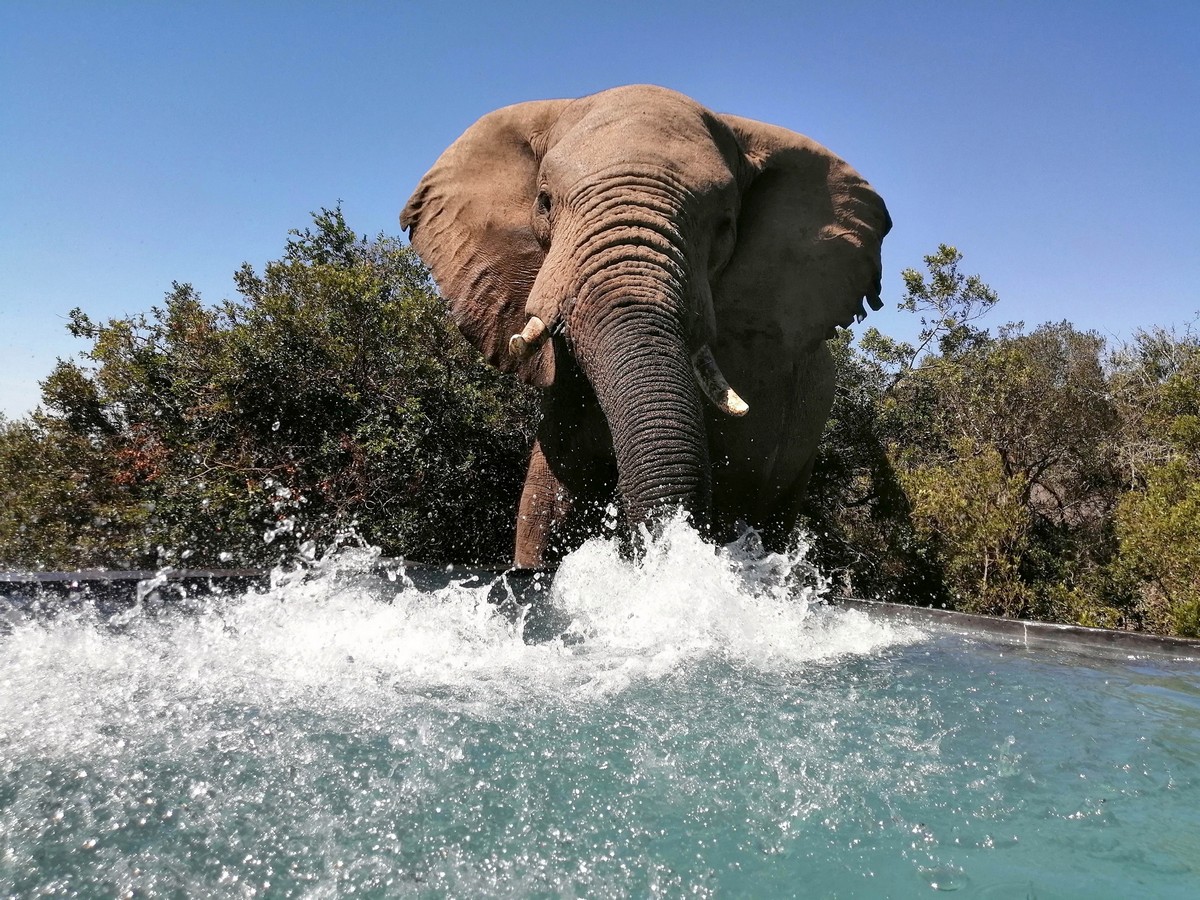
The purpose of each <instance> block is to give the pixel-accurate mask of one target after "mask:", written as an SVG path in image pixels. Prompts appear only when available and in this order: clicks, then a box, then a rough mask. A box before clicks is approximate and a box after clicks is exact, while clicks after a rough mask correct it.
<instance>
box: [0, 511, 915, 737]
mask: <svg viewBox="0 0 1200 900" xmlns="http://www.w3.org/2000/svg"><path fill="white" fill-rule="evenodd" d="M645 543H646V551H645V554H644V557H643V558H642V559H640V560H638V561H631V560H629V559H626V558H624V557H622V556H621V554H620V551H619V549H618V545H617V542H616V541H615V540H607V539H596V540H592V541H589V542H588V543H587V544H585V545H584V546H583V547H582V548H581V549H580V550H579V551H577V552H576V553H574V554H572V555H571V556H570V557H568V558H567V559H566V561H565V562H564V564H563V566H562V568H561V569H560V571H559V572H558V574H557V576H556V577H555V578H554V582H553V587H552V589H551V591H550V592H549V595H548V597H547V598H546V599H545V600H544V601H543V602H545V603H546V604H548V605H549V607H550V608H552V609H553V611H554V612H555V615H556V616H557V619H558V621H560V622H561V623H563V625H564V627H563V628H562V634H561V637H559V636H554V637H553V639H551V640H548V641H545V642H543V643H529V642H528V639H529V637H530V635H529V634H528V633H527V625H528V619H527V617H526V615H524V614H521V615H518V616H516V617H513V616H511V615H506V614H505V612H504V610H503V609H502V608H501V607H499V606H497V605H496V604H495V603H494V602H491V601H492V600H493V599H494V598H495V590H494V589H495V587H496V584H495V580H494V579H490V578H481V577H479V576H473V577H466V578H462V579H460V580H450V579H447V580H448V583H447V584H445V586H443V587H440V588H438V589H435V590H419V589H418V588H417V587H416V585H415V584H414V582H413V580H412V578H410V577H409V575H408V573H405V572H404V571H403V570H401V571H400V572H399V573H395V580H394V581H391V580H388V579H380V578H378V577H377V576H376V575H374V574H373V573H374V572H375V571H376V570H377V567H378V563H379V557H378V551H377V550H374V549H372V548H363V547H346V546H341V547H338V548H337V549H336V551H335V552H331V553H327V554H326V555H325V556H324V557H322V558H321V559H320V560H317V561H315V562H313V563H312V564H310V565H303V566H299V567H295V568H289V569H278V570H276V571H275V572H274V573H273V576H272V579H271V585H270V587H269V588H268V589H266V590H264V591H252V592H249V593H247V594H246V595H244V596H241V597H236V598H226V599H218V598H214V599H212V600H211V601H206V602H205V603H204V604H203V605H201V606H200V607H199V609H198V611H196V612H194V613H193V614H191V615H174V616H171V615H163V614H162V613H161V611H159V612H157V613H156V614H154V615H150V614H147V613H146V611H145V610H144V609H143V604H142V602H141V600H142V599H143V598H142V596H141V595H139V603H138V604H137V605H136V606H135V607H134V608H133V609H131V610H130V611H129V612H127V613H125V614H123V615H121V616H119V617H117V619H115V620H114V623H115V624H118V625H119V626H120V627H119V628H111V627H109V625H111V624H114V623H105V622H103V621H100V620H99V619H98V618H97V617H96V616H95V615H94V614H92V613H89V612H87V611H79V612H77V613H75V614H72V615H59V616H57V617H55V618H54V619H53V620H51V621H44V622H40V623H31V624H29V625H27V626H26V627H21V628H18V629H16V630H15V631H14V633H13V634H11V635H9V636H8V638H6V639H5V641H4V648H3V649H4V654H3V656H4V662H3V664H0V673H2V677H3V685H4V690H3V691H0V722H4V723H7V724H6V726H5V730H6V732H7V733H8V734H9V738H8V740H9V741H11V740H13V738H12V735H17V736H20V737H19V740H20V742H21V743H26V742H28V744H27V746H26V749H27V750H29V751H31V752H37V753H39V754H52V755H57V754H60V753H64V752H68V753H76V752H77V753H82V754H84V755H86V754H89V753H93V752H97V750H98V748H101V747H103V746H105V745H106V744H108V743H111V742H110V741H107V740H106V739H105V737H104V735H105V734H111V733H112V732H113V728H112V723H113V722H120V721H123V720H125V719H127V718H128V711H129V710H130V709H131V708H140V709H141V710H143V711H144V710H147V709H149V710H152V711H156V712H157V711H164V710H165V711H170V710H172V709H180V710H183V709H189V708H192V707H201V708H202V707H204V706H206V705H211V704H220V703H235V702H236V703H250V704H256V705H261V706H286V705H292V706H295V707H297V708H301V709H323V710H339V711H342V712H353V711H357V712H358V713H359V714H362V715H365V716H369V715H373V714H376V713H377V712H378V711H379V710H380V709H395V708H396V707H397V706H398V705H401V706H402V705H421V704H425V703H429V702H438V703H443V704H448V703H454V704H458V705H460V706H462V707H463V708H470V709H471V710H473V711H475V712H476V713H480V712H489V711H490V713H491V714H498V713H500V712H501V711H504V710H507V711H508V712H510V713H511V712H512V711H513V710H514V709H519V708H520V707H522V706H525V705H529V704H534V705H536V704H546V703H558V704H578V703H580V702H584V701H586V700H587V699H588V698H594V697H596V696H598V695H605V694H612V693H619V692H620V691H623V690H627V689H628V688H630V686H632V685H635V684H637V683H639V682H643V681H646V680H653V679H659V678H663V677H667V676H670V675H672V674H678V673H680V672H682V671H685V670H686V669H687V668H688V667H691V666H695V665H699V664H702V663H703V662H704V661H705V660H714V659H716V660H722V661H724V662H726V663H728V664H732V665H734V666H737V667H743V668H747V669H750V670H757V671H761V672H775V673H781V672H786V671H788V670H789V669H794V668H795V667H797V666H799V665H802V664H804V663H809V662H813V661H820V660H828V659H834V658H837V657H839V656H842V655H845V654H863V653H871V652H874V651H875V650H877V649H879V648H881V647H885V646H888V645H890V644H896V643H903V642H909V641H912V640H914V639H916V638H917V637H918V634H917V632H915V631H914V630H913V629H906V628H900V627H896V626H893V625H887V624H881V623H873V622H871V621H869V620H868V619H867V618H866V617H865V616H863V615H861V614H860V613H857V612H852V611H844V610H835V609H831V608H828V607H826V606H824V605H823V603H822V602H821V600H820V592H821V589H822V586H821V582H820V579H819V577H818V576H817V573H815V571H814V570H813V569H812V567H811V565H810V564H808V563H807V562H806V561H805V558H804V553H805V548H803V547H801V548H799V549H798V550H797V551H795V552H794V553H792V554H769V553H765V552H763V551H762V549H761V547H760V546H758V545H757V543H756V541H755V537H754V535H753V534H752V533H751V534H748V535H747V536H744V537H743V538H742V539H741V540H739V541H737V542H735V543H733V544H730V545H729V546H727V547H723V548H718V549H714V548H713V547H712V546H711V545H710V544H707V543H705V542H704V541H703V540H702V539H701V538H700V536H699V535H698V534H697V533H696V531H695V530H694V529H692V528H691V527H690V526H689V525H688V524H687V522H686V520H684V519H683V518H682V517H678V518H676V519H673V520H671V521H670V522H668V523H667V524H666V526H665V527H664V528H663V529H662V531H661V533H660V534H659V535H658V536H657V537H653V538H651V537H649V536H648V537H647V540H646V542H645ZM805 581H807V582H809V584H808V585H807V586H802V585H801V582H805ZM143 593H145V592H143ZM193 608H194V607H193ZM522 612H523V613H525V612H527V611H522Z"/></svg>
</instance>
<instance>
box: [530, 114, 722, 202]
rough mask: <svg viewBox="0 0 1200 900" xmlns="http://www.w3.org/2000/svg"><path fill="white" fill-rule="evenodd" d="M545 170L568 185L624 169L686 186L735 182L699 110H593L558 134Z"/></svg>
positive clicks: (697, 187) (702, 188) (617, 173)
mask: <svg viewBox="0 0 1200 900" xmlns="http://www.w3.org/2000/svg"><path fill="white" fill-rule="evenodd" d="M543 169H544V173H545V174H546V175H547V176H548V177H551V178H560V179H562V180H563V181H564V182H565V183H568V184H570V183H577V182H586V181H587V180H588V179H593V178H596V177H602V176H616V177H619V176H620V175H621V174H622V173H630V174H633V173H641V174H649V173H653V172H666V173H670V174H671V175H673V176H675V178H677V179H679V180H680V181H682V182H683V183H684V184H685V185H686V186H687V187H689V188H690V189H693V190H697V191H705V190H708V189H711V188H713V187H719V186H723V185H726V184H728V183H730V182H731V181H732V180H733V173H732V170H731V167H730V163H729V160H727V159H726V158H725V155H724V154H723V153H722V152H721V150H720V148H719V147H718V146H717V143H716V142H715V141H714V140H713V136H712V134H711V132H710V131H709V129H708V124H707V122H706V121H705V119H704V117H703V116H702V115H700V114H699V113H697V112H696V111H695V110H692V109H688V108H686V107H680V106H677V105H673V104H667V105H666V108H662V109H659V108H650V107H646V106H636V107H633V108H630V109H625V110H617V109H614V108H611V107H608V106H604V107H601V108H598V109H593V110H591V111H590V112H589V113H588V114H587V115H585V116H584V117H583V118H582V119H580V120H579V121H578V122H577V123H576V124H575V125H574V127H572V128H570V129H569V130H567V131H566V132H565V133H563V134H561V135H559V136H558V140H557V141H555V142H554V143H553V146H552V147H551V148H550V151H549V152H548V153H547V155H546V159H545V165H544V167H543Z"/></svg>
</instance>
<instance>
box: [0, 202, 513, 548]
mask: <svg viewBox="0 0 1200 900" xmlns="http://www.w3.org/2000/svg"><path fill="white" fill-rule="evenodd" d="M235 281H236V285H237V289H238V292H239V294H240V299H239V300H238V301H236V302H225V303H224V304H222V305H220V306H216V307H213V306H207V305H205V304H204V303H202V302H201V299H200V297H199V296H198V295H197V294H196V292H195V291H194V290H193V289H192V288H191V287H190V286H188V285H184V284H175V285H174V286H173V287H172V290H171V291H170V292H169V293H168V294H167V296H166V301H165V303H164V304H163V305H162V306H161V307H154V308H152V309H151V310H150V312H149V313H148V314H146V315H138V316H130V317H128V318H123V319H114V320H111V321H109V322H106V323H102V324H98V323H95V322H93V321H92V320H91V319H90V318H88V316H86V315H85V314H84V313H83V312H81V311H80V310H75V311H73V312H72V314H71V324H70V329H71V331H72V333H73V334H75V335H76V336H78V337H81V338H84V339H86V340H88V341H90V342H91V349H90V350H89V351H88V352H87V353H86V354H85V358H84V360H83V361H82V362H74V361H60V362H59V364H58V366H57V368H56V369H55V370H54V372H53V373H51V375H50V376H49V377H48V378H47V379H46V380H45V382H43V385H42V393H43V408H42V409H41V410H39V411H37V412H35V413H34V414H33V415H32V416H30V417H29V418H28V419H27V420H23V421H19V422H12V423H6V424H4V425H3V426H2V429H3V430H2V431H0V485H3V488H2V491H3V497H2V498H0V510H2V512H0V559H2V560H3V562H4V563H5V564H6V565H8V566H9V567H22V568H35V569H56V568H70V569H74V568H80V567H91V566H112V567H142V566H158V565H160V564H168V563H170V564H180V563H182V562H183V561H184V560H186V562H187V564H188V565H191V566H197V565H220V564H224V563H228V562H229V561H236V562H237V563H238V564H261V563H271V562H274V561H276V560H278V559H279V558H282V557H286V556H288V555H290V554H294V553H296V552H300V553H302V554H303V553H312V552H314V551H315V550H317V549H324V548H325V547H327V546H329V545H330V544H331V543H333V542H335V541H336V540H338V539H339V535H342V534H343V533H345V532H346V531H348V530H350V529H353V530H354V531H355V532H356V533H357V534H358V535H360V536H361V538H362V539H363V540H366V541H369V542H371V543H374V544H377V545H379V546H380V547H382V548H383V550H384V552H385V553H390V554H397V555H399V554H403V555H408V556H410V557H412V558H419V559H425V560H429V561H438V562H440V561H449V560H454V561H458V562H467V561H485V562H494V561H499V560H503V559H504V558H505V557H506V556H507V554H508V552H509V548H510V546H511V543H512V529H513V507H514V505H515V504H514V498H515V497H516V496H517V494H518V492H519V490H520V485H521V482H522V479H523V476H524V466H525V462H526V458H527V454H528V447H529V443H530V441H531V435H532V429H533V423H534V420H535V417H536V405H535V403H534V400H533V398H532V397H531V396H530V395H529V394H528V393H526V392H525V391H523V390H522V389H521V388H520V386H519V385H517V384H516V383H515V382H513V381H512V380H511V379H508V378H505V377H503V376H501V375H499V374H498V373H496V372H495V371H494V370H492V369H490V368H488V367H487V366H485V365H484V364H483V363H482V362H481V361H480V360H479V359H478V358H477V355H476V354H475V353H474V351H473V350H471V348H470V347H469V346H468V345H467V344H466V343H465V342H464V341H463V340H462V338H461V337H460V336H459V334H458V332H457V330H456V329H455V328H454V325H453V323H451V322H450V321H449V320H448V319H447V317H446V315H445V312H444V307H443V305H442V303H441V302H440V300H439V299H438V298H437V296H436V294H435V292H434V290H433V288H432V285H431V283H430V281H429V277H428V275H427V273H426V272H425V270H424V268H423V267H422V266H421V264H420V262H419V260H418V259H417V258H416V256H415V255H414V254H413V252H412V251H411V250H410V249H408V248H407V247H404V246H402V245H401V244H400V243H399V242H398V241H396V240H395V239H393V238H387V237H382V236H381V237H379V238H376V239H375V240H365V239H362V238H359V237H358V236H357V235H355V234H354V232H353V231H351V230H350V228H349V227H347V225H346V222H345V221H344V218H343V216H342V213H341V211H340V210H339V209H334V210H322V211H321V212H320V213H318V214H316V215H315V216H314V227H312V228H310V229H306V230H304V231H295V232H292V233H291V236H290V239H289V240H288V241H287V245H286V247H285V250H284V253H283V257H282V258H281V259H280V260H278V261H275V262H271V263H269V264H268V265H267V266H266V267H265V270H264V271H263V272H262V273H258V272H256V271H254V269H253V268H252V267H250V266H249V265H244V266H242V268H241V269H240V270H239V271H238V273H237V275H236V276H235Z"/></svg>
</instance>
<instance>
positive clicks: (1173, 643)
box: [0, 559, 1200, 660]
mask: <svg viewBox="0 0 1200 900" xmlns="http://www.w3.org/2000/svg"><path fill="white" fill-rule="evenodd" d="M400 569H404V570H405V572H407V573H425V574H427V575H429V574H434V575H441V576H444V575H446V574H450V575H452V576H453V577H455V578H466V577H470V576H471V575H479V576H481V577H488V578H497V577H499V576H501V575H505V576H507V578H506V581H508V582H511V583H512V584H513V585H514V586H517V587H518V588H519V587H520V586H521V585H528V584H530V583H540V584H542V585H546V584H548V582H549V579H540V578H539V576H544V575H546V574H549V573H546V572H542V571H539V570H534V569H487V568H475V567H464V566H450V567H440V566H426V565H422V564H420V563H412V562H405V561H403V560H386V559H381V560H378V561H377V562H376V565H375V573H376V574H377V575H381V576H383V575H386V576H388V577H389V580H391V579H392V578H394V576H395V574H396V572H397V571H399V570H400ZM154 580H158V584H159V585H178V586H180V587H182V588H184V589H186V591H187V593H189V594H190V595H192V596H203V595H205V594H221V593H223V594H228V593H232V592H235V591H245V590H248V589H249V588H251V587H265V586H267V585H268V584H269V583H270V574H269V573H268V572H265V571H263V570H261V569H249V568H238V569H162V570H158V571H118V570H110V569H93V570H81V571H77V572H3V571H0V599H3V598H4V597H5V595H9V596H10V597H11V596H12V595H13V594H14V592H17V593H18V594H21V593H23V594H24V595H25V596H27V597H30V596H34V595H39V596H47V595H49V596H57V597H70V596H87V597H90V598H102V599H104V600H106V601H108V602H116V603H133V602H135V600H136V597H137V592H138V586H139V585H145V586H147V587H149V586H150V584H151V582H152V581H154ZM830 603H831V604H833V605H836V606H841V607H843V608H848V609H857V610H861V611H862V612H864V613H866V614H867V615H868V616H870V617H871V618H874V619H886V620H890V621H897V622H903V623H905V624H911V625H916V626H930V625H933V626H936V627H940V628H942V629H946V630H951V631H955V632H958V633H962V634H965V635H972V634H983V635H987V636H988V637H991V638H993V639H999V640H1002V641H1004V642H1006V643H1012V644H1016V645H1021V646H1025V647H1028V648H1034V647H1059V648H1069V649H1071V650H1074V651H1076V652H1083V653H1091V654H1095V655H1105V656H1114V655H1118V656H1158V657H1171V658H1175V659H1185V660H1200V639H1197V638H1183V637H1169V636H1166V635H1159V634H1148V633H1146V632H1140V631H1118V630H1114V629H1109V628H1089V627H1085V626H1082V625H1064V624H1057V623H1051V622H1036V621H1032V620H1028V619H1006V618H1001V617H999V616H983V615H975V614H971V613H963V612H956V611H954V610H948V609H940V608H936V607H929V606H910V605H907V604H901V603H887V602H884V601H881V600H865V599H859V598H834V599H831V600H830Z"/></svg>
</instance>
